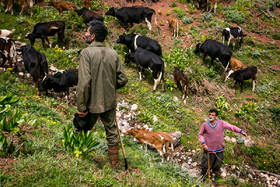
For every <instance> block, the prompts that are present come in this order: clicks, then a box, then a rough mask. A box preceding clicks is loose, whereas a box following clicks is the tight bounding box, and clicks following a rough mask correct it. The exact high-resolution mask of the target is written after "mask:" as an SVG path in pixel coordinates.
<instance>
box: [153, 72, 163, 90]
mask: <svg viewBox="0 0 280 187" xmlns="http://www.w3.org/2000/svg"><path fill="white" fill-rule="evenodd" d="M156 76H157V72H156V71H154V72H153V77H154V88H153V91H156V88H157V85H158V84H159V82H160V80H161V76H162V72H160V73H159V77H158V79H156Z"/></svg>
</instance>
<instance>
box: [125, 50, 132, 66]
mask: <svg viewBox="0 0 280 187" xmlns="http://www.w3.org/2000/svg"><path fill="white" fill-rule="evenodd" d="M131 61H134V57H133V54H131V53H127V54H126V55H125V60H124V63H126V64H128V63H129V62H131Z"/></svg>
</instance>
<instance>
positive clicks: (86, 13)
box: [75, 7, 104, 24]
mask: <svg viewBox="0 0 280 187" xmlns="http://www.w3.org/2000/svg"><path fill="white" fill-rule="evenodd" d="M75 11H76V12H77V14H78V15H79V16H82V17H83V20H84V23H85V24H87V23H89V22H90V21H91V20H97V21H101V22H103V21H104V19H103V17H102V16H101V15H99V14H97V13H95V12H93V11H91V10H89V9H87V8H85V7H83V8H81V9H80V10H78V9H76V10H75Z"/></svg>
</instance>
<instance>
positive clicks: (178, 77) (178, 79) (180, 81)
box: [173, 67, 189, 103]
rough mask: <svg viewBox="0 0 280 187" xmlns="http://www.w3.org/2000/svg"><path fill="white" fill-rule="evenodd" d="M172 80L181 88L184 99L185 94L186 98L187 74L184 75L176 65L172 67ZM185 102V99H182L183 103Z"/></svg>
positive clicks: (187, 90)
mask: <svg viewBox="0 0 280 187" xmlns="http://www.w3.org/2000/svg"><path fill="white" fill-rule="evenodd" d="M173 76H174V81H175V83H176V84H177V87H178V88H179V89H180V90H182V92H183V98H182V99H185V96H186V95H187V97H186V98H188V97H189V96H188V95H189V79H188V77H187V75H185V74H184V73H183V72H182V71H181V70H180V69H179V68H178V67H174V73H173ZM185 102H186V100H184V103H185Z"/></svg>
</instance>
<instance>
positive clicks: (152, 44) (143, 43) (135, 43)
mask: <svg viewBox="0 0 280 187" xmlns="http://www.w3.org/2000/svg"><path fill="white" fill-rule="evenodd" d="M117 43H121V44H125V45H126V46H127V47H128V49H130V50H131V51H132V52H134V51H135V50H136V49H137V48H138V47H140V48H142V49H145V50H148V51H151V52H153V53H155V54H156V55H158V56H162V51H161V46H160V45H159V43H158V42H157V41H156V40H153V39H151V38H148V37H146V36H139V35H137V34H136V33H135V32H132V33H131V34H125V33H123V34H122V35H120V36H119V39H118V40H117Z"/></svg>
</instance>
